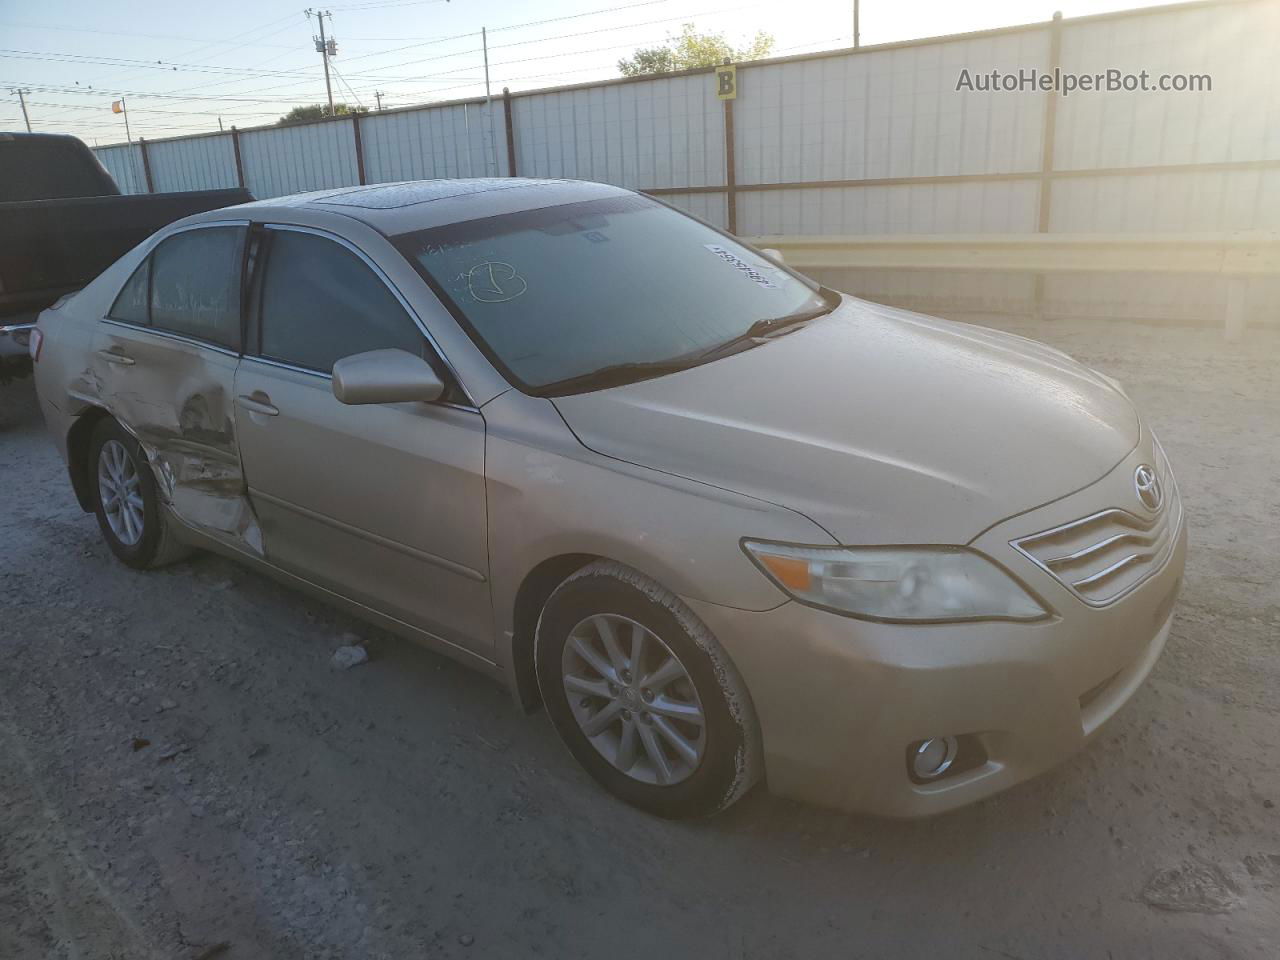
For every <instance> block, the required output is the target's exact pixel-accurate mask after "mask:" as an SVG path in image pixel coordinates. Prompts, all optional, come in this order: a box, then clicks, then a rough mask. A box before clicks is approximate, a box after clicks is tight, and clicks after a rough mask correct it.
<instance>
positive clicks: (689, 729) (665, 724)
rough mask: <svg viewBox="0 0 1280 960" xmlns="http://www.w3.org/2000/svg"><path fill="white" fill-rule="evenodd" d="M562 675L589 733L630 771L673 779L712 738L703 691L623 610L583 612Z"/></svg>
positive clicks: (661, 780)
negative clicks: (701, 697) (586, 614)
mask: <svg viewBox="0 0 1280 960" xmlns="http://www.w3.org/2000/svg"><path fill="white" fill-rule="evenodd" d="M561 680H562V682H563V684H564V691H565V695H566V697H567V698H568V701H569V709H570V711H571V712H572V714H573V718H574V720H575V721H576V722H577V724H578V726H579V728H580V729H581V730H582V732H583V734H584V735H585V736H586V738H587V740H588V741H589V742H590V743H591V745H592V746H593V747H594V748H595V749H596V751H597V752H598V753H599V754H600V755H601V756H602V757H604V758H605V759H606V760H607V761H609V763H610V764H612V765H613V766H614V767H615V768H617V769H618V770H621V771H622V772H623V773H625V774H626V775H627V776H629V777H632V778H633V779H635V780H639V781H641V782H643V783H652V784H657V785H659V786H671V785H673V784H676V783H680V782H681V781H683V780H686V779H688V778H689V777H690V776H692V775H693V773H694V771H696V770H697V769H698V765H699V764H700V763H701V762H702V757H703V754H704V752H705V751H706V740H707V737H706V717H705V715H704V713H703V709H702V703H701V701H700V700H699V699H698V691H697V689H696V688H695V687H694V685H693V680H692V679H690V677H689V671H688V670H687V669H686V668H685V666H684V664H683V663H681V662H680V658H679V657H677V656H676V654H675V653H674V652H673V651H672V650H671V648H670V647H668V646H667V645H666V644H665V643H663V642H662V640H661V639H660V638H659V637H658V636H657V634H655V633H654V632H653V631H652V630H650V629H649V628H647V627H646V626H644V625H643V624H641V623H637V622H636V621H634V620H631V619H630V618H628V617H623V616H619V615H617V614H596V615H594V616H590V617H587V618H586V619H585V620H582V621H581V622H580V623H579V624H578V625H577V626H576V627H574V628H573V630H572V631H571V632H570V634H569V638H568V640H567V641H565V645H564V652H563V654H562V655H561Z"/></svg>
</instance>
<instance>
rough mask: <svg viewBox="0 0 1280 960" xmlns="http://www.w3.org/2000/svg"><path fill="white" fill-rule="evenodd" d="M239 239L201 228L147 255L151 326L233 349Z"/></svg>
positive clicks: (236, 233) (228, 231) (234, 232)
mask: <svg viewBox="0 0 1280 960" xmlns="http://www.w3.org/2000/svg"><path fill="white" fill-rule="evenodd" d="M244 236H245V229H244V228H243V227H204V228H201V229H198V230H187V231H184V232H182V233H178V234H175V235H174V236H172V237H169V238H168V239H167V240H164V241H162V242H161V244H160V246H158V247H156V249H155V251H154V252H153V253H152V254H151V325H152V326H153V327H156V328H157V329H161V330H169V331H172V332H173V333H179V334H182V335H183V336H187V337H195V338H196V339H198V340H207V341H209V342H210V343H216V344H220V345H221V346H224V347H230V348H232V349H238V348H239V346H240V268H241V261H242V258H243V252H242V247H243V244H244Z"/></svg>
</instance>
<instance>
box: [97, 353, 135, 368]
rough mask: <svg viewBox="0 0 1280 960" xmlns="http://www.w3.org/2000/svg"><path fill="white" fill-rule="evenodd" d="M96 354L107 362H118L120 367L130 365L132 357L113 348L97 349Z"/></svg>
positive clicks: (131, 364)
mask: <svg viewBox="0 0 1280 960" xmlns="http://www.w3.org/2000/svg"><path fill="white" fill-rule="evenodd" d="M98 356H100V357H101V358H102V359H103V360H105V361H107V363H118V364H120V366H122V367H132V366H133V357H129V356H125V354H123V353H116V352H115V351H114V350H99V351H98Z"/></svg>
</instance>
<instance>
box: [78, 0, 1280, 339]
mask: <svg viewBox="0 0 1280 960" xmlns="http://www.w3.org/2000/svg"><path fill="white" fill-rule="evenodd" d="M962 69H967V70H968V71H970V74H971V75H978V74H989V73H990V72H991V71H992V70H998V71H1001V72H1003V73H1014V74H1016V73H1017V72H1018V71H1024V72H1025V71H1029V70H1033V69H1034V70H1038V71H1040V72H1041V73H1043V74H1050V75H1052V74H1053V73H1054V71H1055V70H1061V71H1063V72H1070V73H1078V74H1079V73H1088V74H1093V73H1098V72H1102V71H1106V70H1108V69H1118V70H1120V71H1123V72H1126V73H1130V72H1131V73H1137V72H1139V71H1142V70H1146V71H1149V72H1150V74H1151V75H1152V77H1153V79H1154V78H1156V77H1158V76H1159V75H1160V74H1162V73H1166V72H1167V73H1170V74H1173V73H1196V74H1207V75H1208V76H1210V77H1211V79H1212V90H1210V91H1204V92H1150V91H1133V92H1124V91H1121V92H1093V93H1076V94H1075V95H1074V96H1069V97H1061V96H1059V95H1057V94H1055V93H1051V92H1043V91H1040V90H1021V91H1018V92H980V91H973V90H957V89H956V84H957V80H958V78H959V76H960V71H961V70H962ZM711 74H712V72H711V71H710V70H699V71H690V72H687V73H681V74H673V75H666V76H662V77H653V78H644V79H620V80H614V81H606V82H602V83H595V84H584V85H579V86H573V87H562V88H556V89H550V90H540V91H529V92H520V93H513V94H504V96H503V97H501V98H497V99H495V100H494V101H492V102H486V101H484V100H468V101H464V102H455V103H445V104H432V105H429V106H423V107H414V108H407V109H399V110H389V111H385V112H380V113H371V114H365V115H361V116H357V117H343V118H337V119H333V120H328V121H321V122H317V123H311V124H303V125H297V126H290V127H267V128H258V129H253V130H242V131H237V130H235V129H234V128H233V129H232V131H231V132H229V133H218V134H209V135H202V136H194V137H185V138H177V139H169V140H156V141H150V142H139V143H137V144H134V145H133V146H132V147H130V146H128V145H116V146H110V147H102V148H98V150H97V153H98V156H99V157H100V158H101V159H102V161H103V163H104V164H105V165H106V166H107V168H108V169H109V170H111V172H112V173H113V174H114V175H115V176H116V178H117V180H118V181H119V182H120V184H121V188H122V189H124V190H125V191H127V192H144V191H148V190H154V191H161V190H187V189H201V188H206V187H218V186H233V185H236V184H243V185H244V186H246V187H248V189H249V190H250V191H251V192H252V193H253V194H254V196H256V197H260V198H265V197H271V196H276V195H280V194H286V193H294V192H298V191H304V190H314V189H322V188H326V187H336V186H343V185H353V184H357V183H378V182H386V181H392V180H401V179H416V178H431V177H472V176H500V177H501V176H512V175H520V176H535V177H571V178H579V179H586V180H599V181H605V182H609V183H616V184H619V185H623V186H627V187H633V188H636V189H641V190H645V191H648V192H650V193H653V194H656V195H660V196H663V197H664V198H665V199H667V200H668V201H669V202H672V203H674V204H676V205H678V206H681V207H683V208H685V209H688V210H689V211H690V212H692V213H695V214H697V215H698V216H701V217H703V218H704V219H707V220H709V221H711V222H713V223H716V224H718V225H720V226H722V227H725V228H727V229H729V230H731V231H733V232H735V233H739V234H742V235H747V236H758V235H779V234H781V235H791V236H824V235H826V236H829V235H853V234H893V235H898V234H930V235H933V234H988V233H991V234H996V233H999V234H1026V233H1072V234H1082V233H1091V234H1114V233H1149V234H1160V233H1192V232H1195V233H1208V232H1228V231H1240V230H1244V231H1274V230H1280V2H1278V0H1206V2H1200V3H1190V4H1182V5H1179V6H1172V7H1157V8H1147V9H1144V10H1134V11H1124V12H1121V13H1114V14H1103V15H1099V16H1092V17H1082V18H1075V19H1055V20H1053V21H1050V22H1047V23H1040V24H1033V25H1029V26H1021V27H1012V28H1007V29H1000V30H990V31H983V32H979V33H971V34H963V35H958V36H950V37H940V38H934V39H928V40H920V41H912V42H907V43H896V44H884V45H879V46H870V47H862V48H860V49H857V50H842V51H835V52H830V53H823V54H814V55H806V56H800V57H792V58H784V59H780V60H772V61H761V62H757V63H747V64H741V65H739V66H738V68H737V88H738V95H737V98H736V99H733V100H724V101H721V100H719V99H718V98H717V96H716V85H715V82H714V81H715V78H714V77H713V76H712V75H711ZM823 279H826V280H827V281H828V282H830V283H833V285H839V286H842V287H843V288H845V289H851V290H855V291H857V292H859V293H862V294H864V295H866V296H870V297H873V298H876V299H884V300H891V301H896V302H904V303H907V304H909V305H913V306H918V307H924V308H932V309H951V310H956V309H960V310H979V311H1002V310H1017V311H1022V310H1026V309H1028V308H1029V307H1031V308H1034V309H1036V310H1037V311H1040V312H1043V313H1046V314H1050V315H1052V314H1071V315H1076V316H1082V315H1083V316H1088V315H1100V316H1130V317H1143V318H1148V317H1150V318H1157V317H1158V318H1172V319H1188V320H1204V319H1208V318H1214V317H1216V316H1217V315H1218V314H1219V312H1220V310H1221V304H1222V301H1223V299H1224V290H1223V288H1221V287H1220V285H1219V284H1217V282H1216V281H1214V280H1212V279H1210V280H1208V281H1206V280H1205V279H1204V278H1203V277H1190V276H1185V277H1184V276H1178V275H1170V274H1168V273H1164V274H1159V275H1155V274H1145V273H1141V272H1139V273H1129V274H1123V275H1122V274H1115V273H1108V274H1105V275H1103V274H1098V275H1091V274H1080V273H1072V274H1053V273H1051V274H1038V273H1037V274H1032V273H1025V272H1008V273H1005V272H999V271H996V272H992V271H982V272H966V271H963V270H949V271H933V270H886V269H877V270H873V271H868V270H843V271H841V270H835V269H832V270H830V271H828V273H827V276H824V277H823ZM1244 298H1245V303H1246V308H1245V313H1246V315H1247V316H1248V317H1249V318H1250V319H1251V320H1252V321H1254V322H1259V321H1261V322H1272V323H1274V322H1280V307H1278V306H1277V305H1278V304H1280V280H1276V279H1275V278H1274V277H1267V276H1262V277H1256V278H1253V279H1251V280H1250V281H1249V286H1248V290H1247V292H1246V294H1245V295H1244Z"/></svg>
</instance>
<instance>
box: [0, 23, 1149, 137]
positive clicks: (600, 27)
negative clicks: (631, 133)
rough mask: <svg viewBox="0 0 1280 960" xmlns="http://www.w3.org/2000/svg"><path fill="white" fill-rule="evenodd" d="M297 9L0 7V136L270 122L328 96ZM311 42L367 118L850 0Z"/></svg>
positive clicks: (795, 36) (531, 85)
mask: <svg viewBox="0 0 1280 960" xmlns="http://www.w3.org/2000/svg"><path fill="white" fill-rule="evenodd" d="M300 2H302V0H215V2H213V3H209V2H203V3H200V4H195V3H188V2H183V0H119V2H115V3H111V4H106V3H102V2H101V0H42V2H39V3H36V2H33V0H0V130H22V129H23V120H22V113H21V110H20V108H19V103H18V97H17V96H16V95H15V94H14V93H13V92H12V88H19V87H20V88H25V89H30V91H31V92H30V93H29V94H27V95H26V99H27V109H28V112H29V114H30V118H31V124H32V130H34V131H39V132H50V133H71V134H75V135H77V136H79V137H81V138H82V139H83V140H85V142H87V143H89V144H94V145H96V144H106V143H117V142H123V141H124V139H125V125H124V118H123V117H122V116H121V115H118V114H113V113H112V112H111V101H112V100H116V99H119V98H120V97H122V96H123V97H124V98H125V102H126V104H127V107H128V120H129V132H130V134H131V135H132V136H133V137H134V138H135V139H136V138H137V137H139V136H143V137H147V138H148V139H160V138H163V137H174V136H181V135H183V134H187V133H199V132H207V131H211V130H217V129H218V128H219V122H221V123H222V124H223V125H224V126H226V127H230V126H231V125H233V124H234V125H236V126H238V127H240V128H242V129H243V128H245V127H252V126H260V125H263V124H270V123H274V122H275V121H276V120H277V119H278V118H279V117H280V116H281V115H282V114H284V113H287V112H288V110H289V109H290V108H291V107H293V106H295V105H298V104H307V103H321V102H323V101H324V100H325V86H324V73H323V65H322V61H321V57H320V55H319V54H318V53H317V52H316V51H315V44H314V42H313V39H312V38H313V36H314V34H315V33H316V30H317V27H316V20H315V19H314V18H308V17H307V16H306V15H305V14H304V12H303V9H302V7H301V6H300V5H299V4H300ZM1154 5H1155V2H1154V0H1044V2H1041V0H862V6H861V13H860V26H861V41H862V43H863V44H864V45H869V44H876V43H888V42H893V41H899V40H910V39H916V38H920V37H930V36H940V35H944V34H950V33H963V32H965V31H970V30H984V29H989V28H992V27H1002V26H1010V25H1013V24H1019V23H1030V22H1035V21H1040V20H1047V19H1049V18H1050V17H1051V16H1052V14H1053V12H1054V11H1055V10H1061V11H1062V12H1063V15H1064V16H1067V17H1073V16H1084V15H1088V14H1092V13H1102V12H1105V11H1109V10H1122V9H1127V8H1132V7H1143V6H1154ZM321 9H324V10H327V11H331V12H332V18H331V19H330V18H326V19H325V31H326V33H327V34H328V35H329V36H332V37H335V38H336V39H337V43H338V53H337V56H336V57H334V58H332V59H331V61H330V63H331V64H332V66H333V70H334V75H333V84H334V92H333V96H334V100H335V101H344V102H347V103H357V104H362V105H364V106H367V107H369V108H370V109H375V108H376V107H377V104H378V98H377V96H376V94H377V93H378V92H381V94H382V98H381V104H382V106H383V107H384V108H389V107H403V106H410V105H413V104H419V103H427V102H430V101H433V100H456V99H461V98H465V97H472V96H483V95H484V94H485V83H484V76H485V74H484V53H483V49H484V48H483V46H482V41H481V36H480V31H481V28H485V29H486V31H487V34H488V36H487V41H488V49H489V78H490V87H491V89H492V92H493V93H494V94H499V93H500V92H501V90H502V88H503V87H504V86H506V87H510V88H511V89H512V90H527V89H536V88H539V87H549V86H559V85H563V84H570V83H585V82H588V81H592V80H600V79H606V78H609V77H616V76H617V75H618V69H617V61H618V60H619V59H620V58H623V57H626V56H628V55H629V54H630V53H632V52H633V51H634V50H635V49H636V48H637V47H645V46H654V45H657V44H660V43H662V42H663V41H664V40H665V39H666V38H667V36H668V35H669V34H673V33H678V32H679V30H680V28H681V25H682V24H684V23H692V24H694V25H695V26H696V27H697V28H698V29H699V30H706V31H715V32H719V33H723V34H725V35H726V36H727V37H728V39H729V40H730V41H731V42H733V43H735V44H742V43H744V42H745V41H747V40H748V39H749V38H750V37H751V36H753V35H754V34H755V32H756V31H758V30H763V31H766V32H768V33H770V34H772V35H773V37H774V40H775V44H774V51H773V52H774V55H775V56H786V55H791V54H799V53H809V52H813V51H818V50H829V49H837V48H841V47H848V46H851V45H852V37H853V14H852V10H853V5H852V0H785V2H781V3H780V2H778V0H768V2H759V0H740V2H732V0H614V3H613V4H611V5H610V4H609V3H608V2H607V0H539V2H538V3H536V4H535V3H527V2H518V0H353V2H340V3H338V4H336V5H334V6H330V7H324V8H321Z"/></svg>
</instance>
